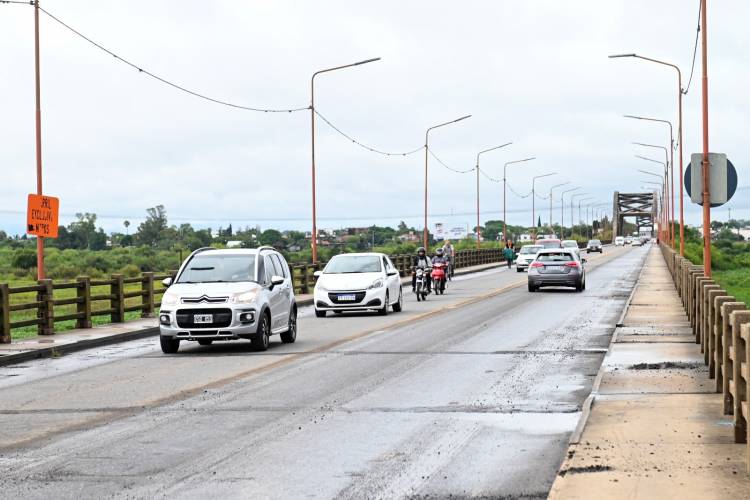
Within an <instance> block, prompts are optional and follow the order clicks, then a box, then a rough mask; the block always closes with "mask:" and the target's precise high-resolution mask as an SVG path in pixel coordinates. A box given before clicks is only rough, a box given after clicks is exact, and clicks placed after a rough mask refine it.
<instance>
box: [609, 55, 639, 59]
mask: <svg viewBox="0 0 750 500" xmlns="http://www.w3.org/2000/svg"><path fill="white" fill-rule="evenodd" d="M608 57H609V58H610V59H617V58H620V57H637V54H613V55H611V56H608Z"/></svg>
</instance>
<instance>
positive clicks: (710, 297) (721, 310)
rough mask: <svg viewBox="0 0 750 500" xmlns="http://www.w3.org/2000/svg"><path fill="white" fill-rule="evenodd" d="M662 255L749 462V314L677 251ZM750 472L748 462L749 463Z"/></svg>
mask: <svg viewBox="0 0 750 500" xmlns="http://www.w3.org/2000/svg"><path fill="white" fill-rule="evenodd" d="M660 246H661V252H662V255H663V256H664V260H665V261H666V263H667V267H668V268H669V272H670V273H671V275H672V278H673V279H674V282H675V286H676V287H677V291H678V293H679V295H680V298H681V300H682V304H683V306H684V307H685V311H686V312H687V316H688V319H689V321H690V325H691V327H692V329H693V333H694V335H695V343H696V344H700V346H701V352H702V353H703V355H704V361H705V363H706V365H708V374H709V378H711V379H714V380H715V381H716V385H715V391H716V392H717V393H721V394H723V396H724V414H725V415H733V416H734V426H733V428H734V441H735V442H736V443H747V445H748V457H750V426H749V425H748V421H749V420H750V310H748V308H747V304H745V303H744V302H740V301H738V300H736V298H735V297H733V296H731V295H729V294H728V293H727V291H726V290H724V289H722V288H721V286H720V285H719V284H718V283H717V282H716V281H714V280H712V279H711V278H709V277H708V276H706V275H705V274H704V271H703V266H696V265H694V264H693V263H692V262H690V261H689V260H688V259H686V258H685V257H682V256H680V255H679V254H678V253H677V252H675V251H674V250H673V249H671V248H669V247H668V246H666V245H664V244H661V245H660ZM748 472H750V460H748Z"/></svg>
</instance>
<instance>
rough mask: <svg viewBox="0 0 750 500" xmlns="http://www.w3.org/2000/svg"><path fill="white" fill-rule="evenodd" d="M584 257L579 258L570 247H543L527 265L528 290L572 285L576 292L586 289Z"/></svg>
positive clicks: (534, 290)
mask: <svg viewBox="0 0 750 500" xmlns="http://www.w3.org/2000/svg"><path fill="white" fill-rule="evenodd" d="M585 263H586V259H582V258H580V256H579V255H578V252H576V251H575V250H573V249H572V248H564V249H544V250H540V251H539V253H537V255H536V259H534V262H532V263H531V265H530V266H529V275H528V287H529V292H536V291H537V290H538V289H539V288H541V287H544V286H568V287H574V288H575V289H576V291H577V292H580V291H582V290H585V289H586V270H585V268H584V264H585Z"/></svg>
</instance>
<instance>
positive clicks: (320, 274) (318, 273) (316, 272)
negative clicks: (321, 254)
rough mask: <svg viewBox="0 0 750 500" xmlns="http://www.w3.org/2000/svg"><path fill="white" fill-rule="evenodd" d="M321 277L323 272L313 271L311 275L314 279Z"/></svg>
mask: <svg viewBox="0 0 750 500" xmlns="http://www.w3.org/2000/svg"><path fill="white" fill-rule="evenodd" d="M322 275H323V271H315V272H314V273H313V276H315V277H316V278H320V277H321V276H322Z"/></svg>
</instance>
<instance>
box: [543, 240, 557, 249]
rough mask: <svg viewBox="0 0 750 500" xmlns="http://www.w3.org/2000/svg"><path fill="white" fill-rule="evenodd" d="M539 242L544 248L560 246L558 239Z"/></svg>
mask: <svg viewBox="0 0 750 500" xmlns="http://www.w3.org/2000/svg"><path fill="white" fill-rule="evenodd" d="M539 244H540V245H541V246H542V247H544V248H560V246H561V245H560V242H559V241H554V240H550V241H540V242H539Z"/></svg>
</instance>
